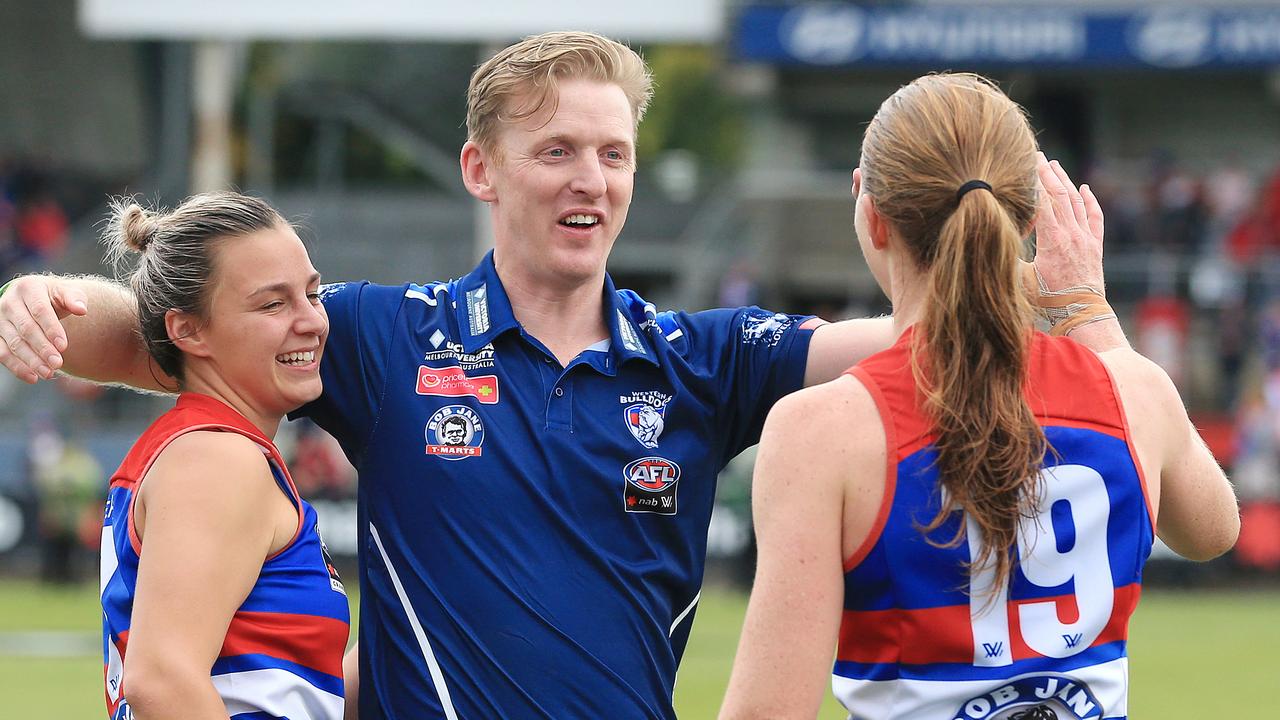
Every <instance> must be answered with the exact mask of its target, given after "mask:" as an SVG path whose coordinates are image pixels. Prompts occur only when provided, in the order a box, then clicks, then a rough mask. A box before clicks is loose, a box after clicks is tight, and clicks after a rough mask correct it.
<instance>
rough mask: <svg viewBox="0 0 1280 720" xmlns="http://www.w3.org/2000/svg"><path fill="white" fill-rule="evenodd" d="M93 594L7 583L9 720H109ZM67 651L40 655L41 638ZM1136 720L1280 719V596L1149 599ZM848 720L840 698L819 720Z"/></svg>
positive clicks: (730, 608)
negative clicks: (1278, 691)
mask: <svg viewBox="0 0 1280 720" xmlns="http://www.w3.org/2000/svg"><path fill="white" fill-rule="evenodd" d="M745 609H746V598H745V597H743V596H742V595H740V594H737V593H733V592H729V591H711V590H708V591H707V592H705V593H704V594H703V601H702V606H701V607H700V609H699V610H698V616H697V622H696V623H695V625H694V630H693V638H692V639H691V640H690V643H689V649H688V651H687V652H686V654H685V659H684V663H683V665H682V667H681V670H680V677H679V679H678V681H677V683H676V709H677V710H678V711H679V714H680V716H681V717H682V718H686V719H689V720H702V719H703V718H712V717H714V716H715V713H716V710H717V708H718V707H719V703H720V696H721V693H722V692H723V691H724V686H725V683H726V681H727V680H728V674H729V667H730V664H731V662H732V657H733V652H734V648H735V647H736V645H737V642H738V628H739V625H740V624H741V622H742V613H743V611H744V610H745ZM98 617H99V615H98V607H97V597H96V592H95V588H94V587H92V586H87V585H86V586H81V587H76V588H70V589H50V588H44V587H41V586H38V585H35V584H33V583H29V582H24V581H14V580H5V581H3V582H0V677H2V678H5V683H4V686H5V687H6V688H7V689H6V692H5V700H6V706H7V708H8V710H7V713H6V716H7V717H19V718H41V719H44V718H55V719H57V720H64V719H71V718H76V719H78V718H97V717H102V715H103V711H102V707H103V706H102V688H101V683H102V660H101V656H100V654H98V653H97V652H96V651H93V652H91V651H90V649H91V648H93V647H95V645H96V643H97V641H96V638H97V637H98V633H99V632H100V630H99V629H98ZM36 631H39V632H42V633H51V634H50V635H47V636H45V637H48V638H49V639H51V640H55V641H57V642H58V645H59V646H60V647H61V650H55V649H52V648H46V649H45V650H43V651H40V650H38V649H37V648H33V647H31V646H32V643H31V642H30V639H29V638H30V637H31V636H29V635H25V634H26V633H32V632H36ZM1130 655H1131V666H1130V678H1131V682H1132V687H1131V691H1130V706H1129V716H1130V717H1132V718H1138V719H1139V720H1149V719H1159V720H1183V719H1185V720H1192V719H1195V720H1201V719H1203V718H1237V717H1239V718H1244V717H1249V718H1254V717H1257V718H1274V717H1280V701H1277V700H1276V699H1275V687H1276V685H1275V683H1276V680H1277V677H1280V592H1258V591H1249V592H1243V591H1242V592H1237V593H1231V592H1215V593H1206V592H1195V593H1189V592H1188V593H1174V592H1171V591H1167V590H1166V591H1148V592H1147V593H1146V594H1145V595H1144V597H1143V599H1142V603H1141V605H1140V607H1139V608H1138V613H1137V615H1136V616H1135V617H1134V620H1133V626H1132V632H1131V643H1130ZM820 717H822V718H824V720H825V719H827V718H840V717H843V714H842V713H840V712H839V710H838V706H837V705H836V704H835V703H834V701H829V702H828V703H827V705H826V706H825V707H824V709H823V713H822V715H821V716H820Z"/></svg>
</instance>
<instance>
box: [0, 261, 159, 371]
mask: <svg viewBox="0 0 1280 720" xmlns="http://www.w3.org/2000/svg"><path fill="white" fill-rule="evenodd" d="M0 364H3V365H4V367H5V368H6V369H7V370H9V372H11V373H13V375H14V376H15V377H17V378H18V379H20V380H22V381H24V382H28V383H36V382H39V381H40V380H42V379H45V380H47V379H49V378H52V377H53V375H54V373H55V372H57V371H58V370H62V371H64V372H67V373H69V374H71V375H75V376H77V377H82V378H85V379H87V380H93V381H95V382H104V383H120V384H123V385H130V386H132V387H135V388H138V389H142V390H155V391H161V392H173V391H174V389H175V383H174V381H173V379H172V378H170V377H168V376H167V375H166V374H165V373H164V372H163V371H161V370H160V368H159V366H157V365H156V364H155V363H154V362H152V360H151V357H150V356H149V355H148V354H147V350H146V346H145V345H144V344H143V342H142V338H141V337H140V336H139V334H138V319H137V305H136V303H135V302H134V299H133V295H132V293H130V292H129V289H128V288H126V287H124V286H123V285H120V284H118V283H114V282H111V281H110V280H107V279H105V278H100V277H87V276H85V277H63V276H58V275H27V276H23V277H20V278H17V279H15V280H14V281H13V282H11V283H9V285H8V286H7V287H6V289H5V291H4V294H3V295H0Z"/></svg>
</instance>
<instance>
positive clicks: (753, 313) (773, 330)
mask: <svg viewBox="0 0 1280 720" xmlns="http://www.w3.org/2000/svg"><path fill="white" fill-rule="evenodd" d="M794 324H795V318H793V317H791V316H790V315H783V314H782V313H769V312H766V311H764V310H750V311H748V312H747V316H746V317H745V318H743V320H742V344H743V345H763V346H764V347H775V346H776V345H777V344H778V343H779V342H781V340H782V336H783V335H784V334H786V332H787V329H788V328H790V327H791V326H792V325H794Z"/></svg>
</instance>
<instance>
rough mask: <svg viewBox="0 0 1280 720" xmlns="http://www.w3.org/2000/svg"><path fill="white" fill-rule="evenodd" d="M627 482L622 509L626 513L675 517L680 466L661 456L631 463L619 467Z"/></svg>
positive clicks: (644, 458)
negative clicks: (645, 513) (646, 513)
mask: <svg viewBox="0 0 1280 720" xmlns="http://www.w3.org/2000/svg"><path fill="white" fill-rule="evenodd" d="M622 475H623V477H624V478H625V479H626V485H625V486H624V487H625V489H624V492H623V497H622V500H623V506H624V509H625V510H626V511H627V512H648V513H657V514H659V515H675V514H676V488H677V486H676V483H677V482H679V480H680V466H679V465H677V464H675V463H673V462H671V461H670V460H667V459H666V458H660V457H653V456H650V457H643V458H640V459H639V460H632V461H631V462H629V463H627V465H626V467H624V468H622Z"/></svg>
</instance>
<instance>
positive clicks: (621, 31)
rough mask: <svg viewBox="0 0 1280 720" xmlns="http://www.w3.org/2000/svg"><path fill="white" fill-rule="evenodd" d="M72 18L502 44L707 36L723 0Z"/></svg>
mask: <svg viewBox="0 0 1280 720" xmlns="http://www.w3.org/2000/svg"><path fill="white" fill-rule="evenodd" d="M79 5H80V8H79V10H80V27H81V29H82V30H83V31H84V32H85V34H87V35H89V36H90V37H95V38H112V39H115V38H120V39H142V38H154V39H184V40H196V39H228V40H244V39H279V40H303V39H333V40H337V39H387V40H432V41H447V40H453V41H459V42H477V41H479V42H498V43H506V42H510V41H512V40H514V39H518V38H521V37H524V36H525V35H531V34H534V33H539V32H545V31H548V30H591V31H595V32H599V33H601V34H604V35H608V36H609V37H613V38H617V39H619V40H623V41H633V42H650V41H661V42H673V41H674V42H711V41H714V40H717V39H718V38H720V37H721V34H722V32H723V29H724V17H725V9H724V0H645V1H644V2H600V0H483V1H482V2H472V3H466V2H456V0H455V1H453V2H440V1H439V0H436V1H432V0H362V1H361V2H340V1H338V0H217V1H216V2H208V1H207V0H202V1H200V2H193V1H192V0H79Z"/></svg>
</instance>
